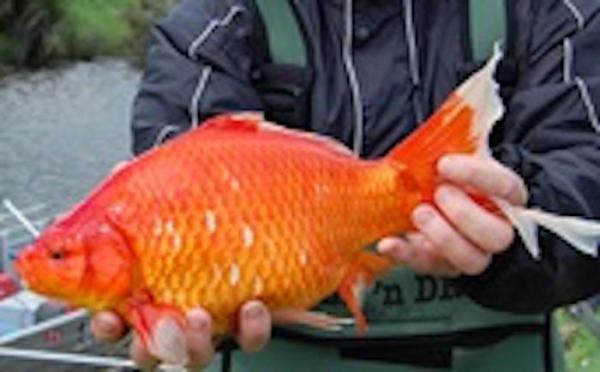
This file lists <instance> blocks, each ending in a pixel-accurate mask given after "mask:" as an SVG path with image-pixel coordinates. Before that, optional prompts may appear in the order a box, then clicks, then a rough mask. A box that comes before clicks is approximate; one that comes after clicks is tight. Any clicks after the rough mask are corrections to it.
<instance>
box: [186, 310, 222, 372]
mask: <svg viewBox="0 0 600 372" xmlns="http://www.w3.org/2000/svg"><path fill="white" fill-rule="evenodd" d="M187 320H188V325H189V328H188V329H187V330H186V335H187V345H188V348H189V350H188V351H189V358H190V363H189V367H191V368H201V367H203V366H205V365H207V364H208V363H210V361H211V359H212V358H213V356H214V353H215V347H214V345H213V342H212V333H213V325H212V319H211V317H210V314H208V313H207V312H206V310H204V309H202V308H196V309H192V310H190V311H189V312H188V313H187Z"/></svg>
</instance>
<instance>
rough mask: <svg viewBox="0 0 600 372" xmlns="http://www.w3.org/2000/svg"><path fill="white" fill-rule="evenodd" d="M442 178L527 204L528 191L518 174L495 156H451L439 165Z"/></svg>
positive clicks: (515, 202)
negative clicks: (494, 157)
mask: <svg viewBox="0 0 600 372" xmlns="http://www.w3.org/2000/svg"><path fill="white" fill-rule="evenodd" d="M438 171H439V174H440V176H441V177H442V178H443V179H445V180H447V181H450V182H452V183H454V184H456V185H458V186H461V187H468V188H472V189H475V190H477V191H478V192H479V193H481V194H483V195H488V196H495V197H500V198H502V199H505V200H507V201H508V202H510V203H511V204H514V205H524V204H525V203H526V202H527V198H528V195H527V188H526V186H525V182H524V181H523V179H522V178H521V177H520V176H518V175H517V174H516V173H515V172H514V171H512V170H511V169H510V168H508V167H506V166H505V165H503V164H501V163H500V162H498V161H497V160H495V159H493V158H491V157H481V156H474V155H448V156H445V157H443V158H442V159H441V160H440V161H439V163H438Z"/></svg>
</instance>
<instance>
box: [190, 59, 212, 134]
mask: <svg viewBox="0 0 600 372" xmlns="http://www.w3.org/2000/svg"><path fill="white" fill-rule="evenodd" d="M211 73H212V66H206V67H204V68H203V69H202V74H200V78H198V84H197V85H196V89H195V90H194V95H193V96H192V100H191V102H190V107H189V114H190V120H191V126H192V128H196V127H197V126H198V124H200V123H199V121H200V115H199V112H198V111H199V110H198V105H199V103H200V99H201V98H202V95H203V94H204V91H205V90H206V85H207V84H208V79H209V78H210V74H211Z"/></svg>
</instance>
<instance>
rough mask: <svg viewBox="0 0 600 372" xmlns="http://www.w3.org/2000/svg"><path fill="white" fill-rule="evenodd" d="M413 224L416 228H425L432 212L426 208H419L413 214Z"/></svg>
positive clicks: (432, 215) (431, 217)
mask: <svg viewBox="0 0 600 372" xmlns="http://www.w3.org/2000/svg"><path fill="white" fill-rule="evenodd" d="M412 217H413V222H414V224H415V225H417V227H424V226H426V225H427V224H428V223H429V222H430V221H431V220H432V219H433V218H434V214H433V210H432V209H431V207H428V206H419V207H417V208H416V209H415V211H414V212H413V216H412Z"/></svg>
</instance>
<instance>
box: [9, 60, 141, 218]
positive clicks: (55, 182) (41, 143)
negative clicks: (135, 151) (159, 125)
mask: <svg viewBox="0 0 600 372" xmlns="http://www.w3.org/2000/svg"><path fill="white" fill-rule="evenodd" d="M139 78H140V75H139V72H138V71H136V70H134V69H133V68H131V67H130V66H129V65H128V64H127V63H125V62H122V61H118V60H104V61H95V62H87V63H77V64H72V65H69V66H65V67H62V68H59V69H55V70H49V71H42V72H36V73H26V74H17V75H13V76H11V77H9V78H6V79H4V80H2V81H0V199H2V198H10V199H11V200H12V201H13V202H14V203H15V204H17V205H18V206H21V207H26V206H30V205H33V204H38V203H45V204H47V205H48V206H49V207H50V209H52V210H54V211H58V210H63V209H66V208H68V207H69V206H71V205H73V204H74V203H75V202H76V201H78V200H79V199H80V198H81V197H83V196H84V195H85V194H86V193H87V192H89V190H90V189H91V188H92V187H93V186H94V185H95V184H97V183H98V182H99V181H100V180H101V179H102V178H103V177H104V176H105V175H106V174H107V172H109V171H110V169H111V168H112V167H113V165H114V164H116V163H118V162H119V161H121V160H123V159H126V158H128V157H130V152H129V143H130V134H129V116H130V109H131V104H132V100H133V97H134V95H135V92H136V88H137V85H138V82H139ZM1 208H2V207H1V206H0V209H1ZM2 212H4V211H0V214H2Z"/></svg>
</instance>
